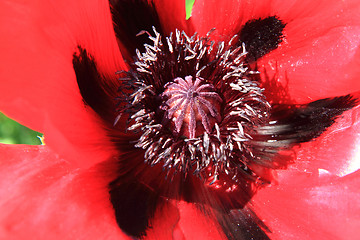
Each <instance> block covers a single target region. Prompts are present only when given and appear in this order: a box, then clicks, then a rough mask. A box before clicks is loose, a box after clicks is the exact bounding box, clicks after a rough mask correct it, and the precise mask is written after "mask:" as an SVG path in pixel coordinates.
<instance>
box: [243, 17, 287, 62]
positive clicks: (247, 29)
mask: <svg viewBox="0 0 360 240" xmlns="http://www.w3.org/2000/svg"><path fill="white" fill-rule="evenodd" d="M285 25H286V24H285V23H284V22H283V21H281V20H280V19H279V18H278V17H277V16H271V17H267V18H264V19H260V18H259V19H254V20H250V21H248V22H247V23H246V24H245V25H244V26H243V28H242V29H241V31H240V40H241V41H242V42H244V43H245V48H246V50H247V51H248V60H249V61H256V60H257V59H259V58H261V57H262V56H264V55H265V54H267V53H269V52H270V51H272V50H274V49H276V48H277V47H278V45H279V44H280V43H281V42H282V38H283V30H284V28H285Z"/></svg>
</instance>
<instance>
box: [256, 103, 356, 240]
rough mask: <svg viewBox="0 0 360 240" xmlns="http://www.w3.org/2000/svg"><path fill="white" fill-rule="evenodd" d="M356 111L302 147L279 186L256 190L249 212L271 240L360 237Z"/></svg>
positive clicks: (280, 179) (281, 174)
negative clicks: (254, 215)
mask: <svg viewBox="0 0 360 240" xmlns="http://www.w3.org/2000/svg"><path fill="white" fill-rule="evenodd" d="M359 113H360V109H359V108H357V109H354V110H353V111H350V112H348V113H346V114H345V115H344V118H343V119H339V121H338V123H337V124H335V125H333V126H332V127H331V128H330V129H329V130H328V131H327V132H326V133H325V134H323V136H322V137H320V138H318V139H317V140H316V141H313V142H310V143H306V144H303V145H302V147H301V149H300V151H299V152H298V159H297V161H296V164H294V165H292V166H290V167H289V169H288V170H285V171H279V183H278V184H277V185H272V186H270V187H268V188H265V189H263V190H261V191H259V193H258V195H256V196H255V197H254V199H253V203H254V209H255V211H256V212H257V214H258V215H260V217H261V219H263V220H264V221H265V224H266V225H267V226H268V227H269V228H270V229H271V230H272V231H273V234H272V237H273V238H274V239H289V238H291V239H352V238H353V237H354V236H357V235H358V234H359V233H360V230H359V229H360V207H359V206H360V200H359V199H360V192H359V189H358V187H359V184H360V170H359V169H360V162H359V159H360V158H359V154H360V149H359V147H358V146H359V141H360V138H359V134H358V133H359V132H360V115H359Z"/></svg>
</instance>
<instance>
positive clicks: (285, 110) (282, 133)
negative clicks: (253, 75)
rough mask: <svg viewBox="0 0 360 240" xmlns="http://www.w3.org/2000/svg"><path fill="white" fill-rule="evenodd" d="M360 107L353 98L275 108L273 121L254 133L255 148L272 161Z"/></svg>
mask: <svg viewBox="0 0 360 240" xmlns="http://www.w3.org/2000/svg"><path fill="white" fill-rule="evenodd" d="M357 105H358V99H357V98H355V97H354V96H352V95H350V94H349V95H345V96H340V97H335V98H326V99H321V100H317V101H314V102H311V103H309V104H304V105H278V106H275V107H274V113H273V115H272V120H273V121H272V122H270V124H268V125H265V126H261V127H259V128H257V129H256V130H255V134H253V141H251V145H252V147H253V148H254V149H255V150H256V149H257V151H255V152H256V153H255V154H258V156H260V157H261V158H263V159H271V158H272V155H275V154H276V153H277V151H276V150H282V149H288V148H290V147H291V146H292V145H293V144H296V143H302V142H308V141H311V140H312V139H314V138H317V137H319V136H320V135H321V134H322V133H323V132H324V131H325V130H326V129H327V128H328V127H330V126H331V125H332V124H333V123H334V122H335V120H336V118H338V117H339V116H340V115H341V114H342V113H344V112H345V111H347V110H349V109H351V108H353V107H355V106H357Z"/></svg>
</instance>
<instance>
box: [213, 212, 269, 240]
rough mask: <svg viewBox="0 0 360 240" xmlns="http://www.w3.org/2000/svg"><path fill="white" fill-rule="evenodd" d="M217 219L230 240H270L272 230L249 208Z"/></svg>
mask: <svg viewBox="0 0 360 240" xmlns="http://www.w3.org/2000/svg"><path fill="white" fill-rule="evenodd" d="M217 219H218V222H219V224H220V226H221V228H222V229H223V232H224V233H225V235H226V237H227V238H228V239H229V240H246V239H252V240H270V238H269V237H268V235H267V233H269V232H271V231H270V229H269V228H268V227H267V226H266V225H265V224H264V223H263V222H262V221H261V219H260V218H259V217H258V216H257V215H256V214H255V213H254V212H253V211H252V210H251V209H249V208H247V207H245V208H243V209H237V210H232V211H231V212H230V213H225V214H224V213H223V214H218V215H217Z"/></svg>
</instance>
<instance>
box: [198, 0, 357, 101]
mask: <svg viewBox="0 0 360 240" xmlns="http://www.w3.org/2000/svg"><path fill="white" fill-rule="evenodd" d="M192 15H193V16H192V18H191V19H192V22H193V23H194V26H195V27H196V31H197V32H199V33H200V34H201V35H204V34H206V33H207V32H208V31H209V30H210V29H211V28H214V27H215V28H216V29H217V30H216V32H215V35H219V36H218V37H220V39H226V38H228V37H231V36H232V35H234V34H236V33H238V32H239V30H240V29H241V27H242V26H243V25H244V23H246V22H247V21H248V20H250V19H258V18H265V17H268V16H273V15H277V16H278V17H279V18H280V19H281V20H283V21H284V22H285V23H286V24H287V26H286V27H285V30H284V34H285V39H284V42H283V43H282V44H281V45H280V46H279V48H278V49H277V50H275V51H273V52H272V53H270V54H268V55H266V56H265V57H264V58H263V59H261V60H260V61H259V70H260V72H262V78H263V79H266V78H274V80H275V81H280V82H281V83H282V84H283V85H286V84H287V83H288V88H289V93H290V96H291V97H292V98H294V100H296V101H298V102H309V101H311V100H314V99H319V98H325V97H329V96H336V95H343V94H347V93H349V92H353V91H358V90H359V89H360V81H357V79H358V75H359V69H360V68H359V65H360V50H358V49H359V48H358V47H359V45H360V37H359V36H360V27H359V26H358V23H359V21H360V5H359V4H358V1H356V0H348V1H336V0H332V1H316V3H314V1H310V0H307V1H297V0H292V1H286V2H284V1H280V0H279V1H270V0H263V1H241V0H228V1H216V0H210V1H204V0H197V1H196V2H195V5H194V8H193V14H192Z"/></svg>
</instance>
